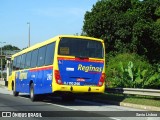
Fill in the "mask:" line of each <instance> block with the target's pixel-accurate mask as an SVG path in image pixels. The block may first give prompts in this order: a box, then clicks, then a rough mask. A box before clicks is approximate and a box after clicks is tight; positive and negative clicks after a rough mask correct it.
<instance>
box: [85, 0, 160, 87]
mask: <svg viewBox="0 0 160 120" xmlns="http://www.w3.org/2000/svg"><path fill="white" fill-rule="evenodd" d="M159 33H160V1H159V0H141V1H140V0H114V1H113V0H99V1H98V2H97V3H96V4H95V5H93V7H92V9H91V11H87V12H86V14H85V17H84V25H83V32H82V35H87V36H92V37H96V38H102V39H103V40H104V42H105V46H106V64H107V65H106V76H107V77H106V83H107V86H108V87H129V88H149V89H150V88H152V89H160V34H159Z"/></svg>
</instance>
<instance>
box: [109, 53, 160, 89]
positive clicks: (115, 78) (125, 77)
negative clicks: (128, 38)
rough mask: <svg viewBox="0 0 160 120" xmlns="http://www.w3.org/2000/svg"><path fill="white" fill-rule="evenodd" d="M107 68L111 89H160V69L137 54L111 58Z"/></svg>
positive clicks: (125, 54) (124, 54)
mask: <svg viewBox="0 0 160 120" xmlns="http://www.w3.org/2000/svg"><path fill="white" fill-rule="evenodd" d="M106 67H107V69H106V70H107V71H106V75H107V78H106V80H107V85H108V86H109V87H129V88H160V69H157V68H158V67H156V68H154V67H153V66H151V65H150V64H149V63H148V62H147V61H146V60H144V58H142V57H140V56H138V55H136V54H128V53H123V54H119V55H117V56H116V57H111V58H110V60H109V62H108V64H107V66H106Z"/></svg>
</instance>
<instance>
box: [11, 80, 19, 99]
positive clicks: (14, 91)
mask: <svg viewBox="0 0 160 120" xmlns="http://www.w3.org/2000/svg"><path fill="white" fill-rule="evenodd" d="M12 91H13V96H15V97H17V96H18V95H19V92H17V91H16V90H15V87H14V83H13V84H12Z"/></svg>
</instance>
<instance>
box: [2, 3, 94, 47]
mask: <svg viewBox="0 0 160 120" xmlns="http://www.w3.org/2000/svg"><path fill="white" fill-rule="evenodd" d="M96 2H97V0H0V42H6V43H3V44H2V43H1V44H0V46H4V45H8V44H10V45H13V46H17V47H19V48H20V49H22V48H25V47H27V46H28V31H29V29H28V28H29V27H28V24H27V22H30V39H31V46H32V45H34V44H36V43H39V42H43V41H45V40H47V39H50V38H52V37H55V36H57V35H62V34H67V35H68V34H71V35H73V34H76V33H78V34H81V32H82V27H83V21H84V15H85V13H86V11H91V9H92V7H93V4H95V3H96Z"/></svg>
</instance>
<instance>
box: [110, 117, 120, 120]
mask: <svg viewBox="0 0 160 120" xmlns="http://www.w3.org/2000/svg"><path fill="white" fill-rule="evenodd" d="M109 118H110V119H113V120H121V119H118V118H113V117H109Z"/></svg>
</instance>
